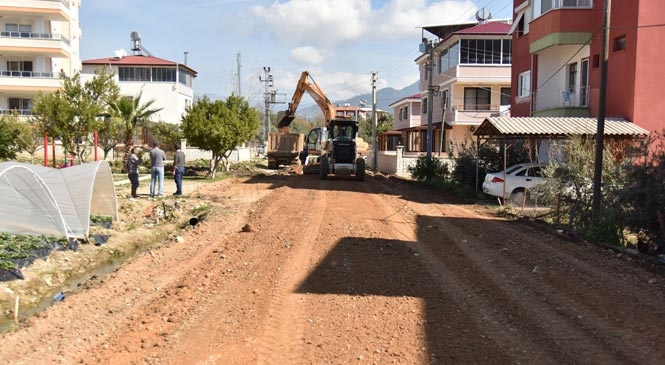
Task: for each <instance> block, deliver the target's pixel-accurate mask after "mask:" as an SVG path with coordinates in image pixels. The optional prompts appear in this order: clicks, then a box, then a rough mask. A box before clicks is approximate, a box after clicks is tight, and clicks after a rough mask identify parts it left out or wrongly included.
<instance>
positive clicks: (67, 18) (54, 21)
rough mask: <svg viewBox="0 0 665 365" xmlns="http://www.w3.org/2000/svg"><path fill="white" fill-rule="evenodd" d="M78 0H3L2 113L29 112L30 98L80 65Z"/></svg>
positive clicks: (0, 9)
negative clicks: (61, 74)
mask: <svg viewBox="0 0 665 365" xmlns="http://www.w3.org/2000/svg"><path fill="white" fill-rule="evenodd" d="M80 6H81V1H80V0H0V114H4V115H6V114H13V113H17V114H18V115H24V116H26V115H30V114H31V109H32V100H33V98H35V97H36V96H37V94H38V93H39V92H40V91H41V92H52V91H55V90H57V89H59V88H60V87H61V82H60V79H59V74H60V73H61V72H63V73H65V74H66V75H72V74H74V73H75V72H77V71H79V70H80V69H81V60H80V55H79V44H80V39H81V28H80V26H79V8H80Z"/></svg>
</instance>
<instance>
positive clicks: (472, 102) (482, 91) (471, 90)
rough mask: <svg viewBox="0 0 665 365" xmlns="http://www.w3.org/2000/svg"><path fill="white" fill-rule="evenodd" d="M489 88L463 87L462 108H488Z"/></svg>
mask: <svg viewBox="0 0 665 365" xmlns="http://www.w3.org/2000/svg"><path fill="white" fill-rule="evenodd" d="M491 94H492V92H491V90H490V89H488V88H482V87H465V88H464V110H490V100H491V99H490V98H491Z"/></svg>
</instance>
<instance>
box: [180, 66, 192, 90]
mask: <svg viewBox="0 0 665 365" xmlns="http://www.w3.org/2000/svg"><path fill="white" fill-rule="evenodd" d="M178 82H180V83H181V84H183V85H185V86H192V82H191V80H190V79H189V75H188V74H187V72H186V71H185V70H183V69H179V70H178Z"/></svg>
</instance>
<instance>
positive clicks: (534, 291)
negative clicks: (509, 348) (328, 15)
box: [411, 203, 662, 363]
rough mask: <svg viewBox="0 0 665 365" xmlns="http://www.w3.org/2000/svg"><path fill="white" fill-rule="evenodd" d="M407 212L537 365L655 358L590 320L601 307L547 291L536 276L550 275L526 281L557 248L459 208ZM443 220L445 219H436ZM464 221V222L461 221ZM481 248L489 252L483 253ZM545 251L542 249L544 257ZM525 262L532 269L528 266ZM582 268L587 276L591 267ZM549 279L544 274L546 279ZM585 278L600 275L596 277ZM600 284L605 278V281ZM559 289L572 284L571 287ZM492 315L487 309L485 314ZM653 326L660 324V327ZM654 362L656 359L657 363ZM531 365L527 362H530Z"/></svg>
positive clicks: (609, 326)
mask: <svg viewBox="0 0 665 365" xmlns="http://www.w3.org/2000/svg"><path fill="white" fill-rule="evenodd" d="M411 205H412V206H414V207H415V209H416V210H417V211H418V213H419V214H420V215H421V216H423V217H425V218H423V219H422V220H423V224H424V225H426V226H427V228H429V229H427V230H424V233H425V234H426V241H428V242H436V236H440V235H442V234H443V235H444V237H447V239H445V240H444V241H443V242H442V245H441V246H440V247H438V248H437V247H433V248H432V249H433V252H434V254H435V255H436V256H437V257H438V260H440V261H441V262H443V263H445V265H446V266H447V267H450V268H451V270H454V272H465V278H466V279H467V280H468V281H469V282H473V283H474V286H475V287H476V288H477V289H476V291H477V294H476V293H472V295H471V297H473V298H474V300H473V301H474V302H477V303H482V302H483V301H485V302H490V303H492V306H495V307H496V308H504V310H507V311H506V313H505V314H504V315H499V316H495V317H494V318H493V320H494V321H495V322H496V323H499V324H500V325H499V326H498V327H504V326H509V327H508V328H510V326H511V325H512V326H518V327H519V330H520V331H526V332H528V333H529V336H528V340H529V342H531V343H532V346H530V347H531V348H533V349H534V350H535V351H536V352H535V353H537V354H540V356H542V358H541V361H551V362H554V361H556V360H557V359H562V356H567V358H568V359H569V360H570V361H573V362H580V361H583V362H584V361H589V360H588V359H593V360H592V361H598V360H599V359H603V360H604V361H605V362H608V363H612V362H621V363H639V362H650V361H654V357H653V356H654V354H653V353H652V354H651V355H647V354H643V352H648V350H650V349H649V347H648V346H644V345H643V346H638V345H636V344H635V343H630V342H629V343H626V341H625V340H626V339H633V342H637V343H638V344H639V341H635V340H634V339H635V338H639V337H640V333H639V332H638V333H631V334H629V335H625V336H618V335H616V334H617V333H621V332H624V331H623V328H621V327H619V326H617V325H615V323H612V321H609V320H607V319H606V318H609V317H606V316H603V314H607V313H603V311H601V313H600V314H597V313H594V312H589V309H590V308H588V307H591V308H599V307H600V306H602V304H600V303H598V302H596V303H586V302H585V301H584V300H580V299H579V298H578V297H582V298H583V297H584V296H585V295H576V296H575V297H571V296H569V295H568V291H567V290H564V291H563V292H561V290H560V289H561V288H560V286H559V285H558V283H555V282H554V281H553V280H552V283H550V282H548V280H547V278H545V280H541V279H542V278H541V276H543V277H545V276H547V275H534V274H532V273H531V269H532V268H533V265H534V264H533V261H534V258H536V261H540V259H546V258H547V257H548V256H550V255H555V254H556V249H555V248H553V247H549V246H547V245H545V244H544V242H542V241H540V242H539V241H535V240H533V239H531V240H526V238H527V237H526V235H525V234H524V233H521V232H518V231H516V230H515V228H514V227H513V226H511V225H510V224H508V223H507V222H504V221H501V222H494V221H491V220H487V217H480V216H477V215H475V214H473V213H472V212H470V211H468V210H467V209H466V208H464V207H458V206H451V205H438V204H430V205H428V206H427V207H424V206H422V205H418V204H415V203H411ZM451 211H452V212H454V211H457V213H459V214H455V213H452V214H451ZM432 213H434V216H432ZM451 215H452V216H453V217H451ZM443 216H445V218H441V217H443ZM462 217H463V219H460V218H462ZM474 218H476V219H477V218H482V219H483V220H485V221H486V223H484V224H482V225H479V223H478V222H476V221H474ZM482 226H484V227H485V228H486V229H487V230H488V231H490V232H492V234H491V235H485V237H486V238H485V239H484V240H482V241H481V240H480V239H479V238H478V237H477V236H480V237H482V236H483V234H481V235H478V233H484V231H485V229H480V230H479V228H481V227H482ZM470 232H473V234H471V233H470ZM504 237H509V239H510V240H511V241H519V240H520V239H525V242H526V243H525V244H524V245H523V246H528V247H529V248H530V249H529V250H527V252H528V255H522V254H520V251H518V250H516V249H515V248H513V247H511V249H510V252H508V251H507V249H506V248H505V247H504V248H502V247H500V242H499V241H500V240H501V239H504ZM486 241H489V242H491V243H493V244H494V245H493V246H492V245H487V244H485V243H486ZM488 246H489V247H488ZM504 246H505V245H504ZM543 246H546V247H547V249H544V250H543V249H542V248H543ZM424 256H426V257H427V256H428V255H424ZM527 257H528V258H529V260H530V261H529V260H525V259H526V258H527ZM572 261H573V262H579V261H578V260H572ZM529 265H530V266H529ZM585 266H587V267H589V268H592V267H591V266H590V265H588V264H587V265H585ZM550 271H551V270H549V268H548V275H549V273H550ZM590 271H593V272H595V273H598V272H602V271H601V270H599V269H594V270H590ZM448 274H450V273H448ZM562 275H564V277H566V278H567V277H568V276H565V274H562ZM605 276H606V277H607V276H608V274H607V273H605ZM564 282H566V283H576V282H575V281H570V280H567V281H566V280H564ZM552 285H556V286H552ZM571 286H572V285H571ZM564 287H565V286H564ZM584 288H585V287H584V286H579V285H578V286H577V288H576V290H577V292H578V293H580V292H582V293H583V290H584ZM511 293H514V294H511ZM467 300H468V299H467ZM580 302H582V303H580ZM489 309H490V307H486V308H485V310H489ZM656 313H658V312H656ZM582 314H583V315H582ZM506 315H507V316H506ZM654 319H656V321H657V322H661V324H662V320H660V321H658V319H657V318H654ZM495 327H497V326H495ZM654 327H657V326H654ZM495 329H496V328H495ZM653 329H654V330H655V333H658V332H659V330H658V328H653ZM497 333H500V332H497ZM501 337H505V336H504V335H501ZM529 342H525V341H524V339H520V340H519V341H517V343H519V344H522V346H523V345H524V344H525V343H529ZM539 347H541V348H545V349H551V351H554V352H551V351H550V353H549V354H547V352H545V353H543V352H542V351H540V350H538V348H539ZM651 347H653V342H652V345H651ZM531 351H533V350H531ZM655 356H656V358H660V355H655ZM564 358H566V357H564ZM548 359H549V360H548ZM583 359H587V360H583ZM533 360H534V359H533V358H531V361H533Z"/></svg>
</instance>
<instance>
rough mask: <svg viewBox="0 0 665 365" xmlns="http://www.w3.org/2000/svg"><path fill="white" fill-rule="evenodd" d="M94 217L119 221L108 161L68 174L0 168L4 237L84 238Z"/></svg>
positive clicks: (27, 166) (73, 169)
mask: <svg viewBox="0 0 665 365" xmlns="http://www.w3.org/2000/svg"><path fill="white" fill-rule="evenodd" d="M91 214H99V215H105V216H110V217H112V219H113V220H116V221H117V220H118V207H117V201H116V196H115V187H114V185H113V176H112V173H111V168H110V166H109V164H108V163H107V162H106V161H96V162H90V163H84V164H81V165H76V166H72V167H68V168H64V169H54V168H50V167H43V166H37V165H30V164H24V163H20V162H2V163H0V232H7V233H12V234H27V235H41V234H44V235H53V236H57V237H67V238H68V239H69V238H86V237H87V236H88V234H89V230H90V215H91Z"/></svg>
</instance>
